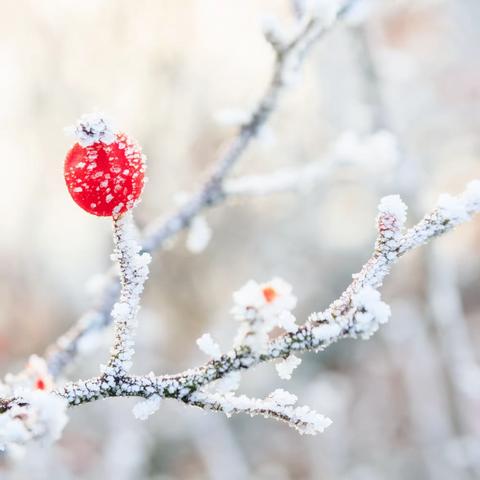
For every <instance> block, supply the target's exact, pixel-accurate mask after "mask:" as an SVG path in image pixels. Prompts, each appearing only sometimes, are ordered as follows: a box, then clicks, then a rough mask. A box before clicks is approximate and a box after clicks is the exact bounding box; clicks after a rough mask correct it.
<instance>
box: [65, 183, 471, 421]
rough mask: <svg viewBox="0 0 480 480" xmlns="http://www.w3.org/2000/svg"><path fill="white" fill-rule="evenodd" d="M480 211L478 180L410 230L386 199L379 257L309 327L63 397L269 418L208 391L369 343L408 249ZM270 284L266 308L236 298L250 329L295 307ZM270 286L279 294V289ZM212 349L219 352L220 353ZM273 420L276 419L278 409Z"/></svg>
mask: <svg viewBox="0 0 480 480" xmlns="http://www.w3.org/2000/svg"><path fill="white" fill-rule="evenodd" d="M478 212H480V181H478V180H477V181H474V182H471V183H470V184H469V185H468V187H467V189H466V190H465V192H463V193H462V194H461V195H459V196H457V197H451V196H445V195H444V196H442V197H440V200H439V203H438V205H437V207H436V208H434V209H433V210H432V212H430V213H429V214H427V215H426V216H425V217H424V218H423V219H422V220H421V221H420V222H419V223H418V224H417V225H415V226H414V227H412V228H411V229H409V230H407V231H406V232H403V224H404V222H405V219H406V206H405V205H404V204H403V202H402V201H401V200H400V198H399V197H398V196H397V195H392V196H389V197H385V198H384V199H382V201H381V203H380V205H379V215H378V218H377V228H378V237H377V240H376V243H375V250H374V253H373V255H372V257H371V258H370V259H369V260H368V261H367V263H366V264H365V265H364V266H363V268H362V269H361V270H360V272H359V273H357V274H355V275H353V281H352V283H351V284H350V285H349V286H348V287H347V288H346V290H345V291H344V292H343V293H342V295H340V297H339V298H338V299H337V300H335V301H334V302H333V303H332V304H331V305H330V306H329V307H328V308H327V309H326V310H324V311H323V312H319V313H314V314H312V315H310V317H309V318H308V320H307V322H305V323H304V324H303V325H301V326H300V327H298V328H292V325H290V326H289V327H287V326H286V325H285V324H283V328H284V329H285V330H287V333H284V334H282V335H280V336H279V337H277V338H275V339H273V340H270V341H268V342H267V343H266V344H264V345H260V346H258V345H257V346H255V343H249V344H247V343H246V342H239V344H238V345H237V347H235V348H234V349H233V350H232V351H230V352H229V353H226V354H223V355H221V356H220V357H218V358H215V359H212V360H210V361H209V362H208V363H206V364H205V365H203V366H201V367H197V368H195V369H191V370H187V371H184V372H181V373H178V374H176V375H162V376H155V375H153V374H150V375H147V376H140V377H138V376H126V377H124V378H121V379H120V381H119V382H117V383H116V384H115V385H106V384H105V383H104V382H103V381H102V379H101V378H100V377H97V378H93V379H90V380H87V381H79V382H73V383H69V384H67V385H65V386H64V387H63V388H62V389H60V390H57V392H56V393H57V394H58V395H60V396H62V397H64V398H66V399H67V401H68V402H69V404H70V405H78V404H81V403H85V402H90V401H93V400H96V399H99V398H105V397H112V396H136V397H145V398H150V397H152V396H158V397H160V398H174V399H177V400H180V401H182V402H184V403H186V404H189V405H193V406H199V407H203V408H207V409H213V410H221V411H224V412H225V411H226V412H227V413H228V412H230V411H231V412H232V413H238V412H240V411H245V412H246V413H250V414H257V413H258V414H267V412H266V410H265V409H263V408H260V406H259V405H256V407H255V408H253V410H252V408H250V409H249V408H244V409H241V408H239V406H238V404H237V403H236V402H237V400H233V397H231V396H227V397H226V398H227V400H228V399H230V400H231V401H233V402H234V404H235V406H234V407H233V410H231V409H230V410H229V409H228V408H226V407H225V405H224V404H222V403H221V402H224V401H227V400H223V399H222V398H220V397H218V396H213V397H211V396H208V394H207V393H205V390H204V389H205V387H207V386H209V385H211V384H213V383H214V382H216V381H217V380H220V379H225V378H226V377H228V376H230V375H231V374H232V373H234V372H240V371H242V370H247V369H251V368H253V367H255V366H256V365H258V364H260V363H264V362H268V361H273V360H278V359H288V358H289V357H291V356H292V355H293V354H297V353H302V352H307V351H312V350H314V351H317V352H318V351H321V350H324V349H325V348H326V347H328V346H329V345H331V344H332V343H334V342H336V341H338V340H340V339H342V338H352V337H353V338H363V339H366V338H369V337H370V336H371V335H372V334H373V333H374V332H375V331H376V330H377V329H378V327H379V325H380V324H382V323H385V322H386V321H387V320H388V317H389V314H390V310H389V307H388V306H387V305H386V304H384V303H383V302H382V301H381V300H380V294H379V292H378V291H377V289H378V288H379V287H380V286H381V285H382V282H383V280H384V278H385V277H386V275H387V274H388V273H389V272H390V268H391V266H392V265H393V264H394V263H396V262H397V261H398V259H399V258H400V257H401V256H402V255H404V254H405V253H407V252H408V251H410V250H413V249H414V248H416V247H418V246H420V245H421V244H423V243H425V242H427V241H429V240H431V239H433V238H435V237H437V236H439V235H443V234H445V233H447V232H448V231H450V230H452V229H453V228H454V227H455V226H457V225H460V224H462V223H465V222H467V221H468V220H470V219H471V216H472V215H473V214H475V213H478ZM270 285H275V288H276V289H277V290H273V291H270V290H268V295H266V288H265V286H260V287H261V289H260V290H259V293H260V295H264V296H265V297H266V298H272V297H271V296H270V295H274V294H275V295H277V299H276V300H275V303H272V304H271V303H269V302H268V300H267V301H266V302H264V303H263V304H260V302H259V300H258V298H259V297H256V296H255V292H254V291H253V289H252V285H250V286H249V288H248V289H247V290H248V294H249V295H250V298H251V301H250V302H247V301H246V298H245V296H246V290H245V289H242V291H241V292H242V295H237V296H236V302H237V305H236V310H235V312H236V314H239V315H241V308H244V307H245V305H247V304H248V303H249V304H250V306H248V307H247V308H245V310H244V311H245V315H244V319H245V321H246V322H247V323H248V325H249V328H252V325H255V324H258V322H254V321H252V319H259V318H263V319H264V320H267V321H268V320H269V318H270V319H271V318H277V319H280V320H281V319H282V318H283V316H282V315H281V313H282V312H285V311H286V310H288V309H291V308H293V306H294V302H292V298H291V296H290V293H289V291H287V290H283V291H282V290H281V287H280V286H279V285H278V283H277V284H275V283H274V282H272V283H271V284H270ZM268 288H270V289H273V287H272V286H269V287H268ZM239 293H240V292H239ZM277 307H278V308H277ZM269 316H270V317H269ZM257 333H258V330H257ZM203 343H204V342H203ZM209 343H210V342H209ZM209 350H210V351H212V352H213V351H216V349H215V348H213V349H212V348H209ZM199 392H200V393H199ZM202 402H203V404H202ZM222 405H223V406H222ZM250 406H252V405H250ZM268 415H270V416H276V415H275V413H274V412H270V413H268Z"/></svg>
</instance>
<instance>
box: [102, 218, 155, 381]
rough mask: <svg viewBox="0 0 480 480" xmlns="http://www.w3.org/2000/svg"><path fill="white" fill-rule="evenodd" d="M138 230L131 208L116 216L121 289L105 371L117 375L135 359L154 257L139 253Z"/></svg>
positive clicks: (123, 373) (116, 305)
mask: <svg viewBox="0 0 480 480" xmlns="http://www.w3.org/2000/svg"><path fill="white" fill-rule="evenodd" d="M135 233H136V232H135V226H134V224H133V217H132V212H131V211H129V212H127V213H125V214H124V215H122V216H121V217H119V218H114V220H113V239H114V245H115V248H114V253H113V255H112V259H113V260H114V261H117V262H118V266H119V269H120V284H121V292H120V299H119V301H118V302H117V303H116V304H115V305H114V307H113V310H112V317H113V319H114V326H115V340H114V343H113V347H112V350H111V356H110V360H109V362H108V365H107V367H106V369H105V373H106V374H108V375H113V376H114V377H121V376H125V375H126V374H127V372H128V370H129V369H130V366H131V363H132V362H131V359H132V357H133V353H134V350H133V346H134V340H133V335H134V332H135V328H136V326H137V313H138V311H139V309H140V298H141V294H142V292H143V285H144V283H145V281H146V280H147V277H148V264H149V263H150V260H151V257H150V255H149V254H148V253H140V250H141V248H140V245H139V244H138V243H137V242H136V240H135Z"/></svg>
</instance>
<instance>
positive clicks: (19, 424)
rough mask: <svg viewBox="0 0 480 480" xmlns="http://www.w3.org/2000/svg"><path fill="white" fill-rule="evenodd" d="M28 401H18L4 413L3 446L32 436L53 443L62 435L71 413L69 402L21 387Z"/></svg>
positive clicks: (1, 425)
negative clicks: (20, 402)
mask: <svg viewBox="0 0 480 480" xmlns="http://www.w3.org/2000/svg"><path fill="white" fill-rule="evenodd" d="M15 393H16V395H20V394H21V396H22V399H23V400H24V401H25V403H26V405H22V406H19V405H15V406H13V407H12V408H10V409H9V410H7V411H6V412H5V413H3V414H2V415H0V450H5V449H8V448H9V447H10V446H21V445H23V444H25V443H27V442H28V441H30V440H39V441H41V442H43V443H52V442H54V441H56V440H58V439H59V438H60V435H61V433H62V431H63V428H64V427H65V425H66V423H67V421H68V417H67V415H66V409H67V402H66V400H64V399H62V398H60V397H59V396H57V395H55V394H52V393H48V392H45V391H40V390H35V391H34V390H27V389H17V390H16V392H15Z"/></svg>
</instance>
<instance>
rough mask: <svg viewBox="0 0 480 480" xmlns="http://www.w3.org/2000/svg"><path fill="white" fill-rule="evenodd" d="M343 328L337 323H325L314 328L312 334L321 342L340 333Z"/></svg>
mask: <svg viewBox="0 0 480 480" xmlns="http://www.w3.org/2000/svg"><path fill="white" fill-rule="evenodd" d="M341 331H342V328H341V327H340V325H338V324H337V323H324V324H320V325H319V326H318V327H314V328H313V329H312V334H313V336H314V337H315V339H316V340H318V341H319V342H328V341H330V340H333V339H334V338H336V337H338V335H340V332H341Z"/></svg>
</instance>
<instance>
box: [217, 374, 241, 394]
mask: <svg viewBox="0 0 480 480" xmlns="http://www.w3.org/2000/svg"><path fill="white" fill-rule="evenodd" d="M241 378H242V374H241V373H240V372H238V371H237V372H231V373H229V374H228V375H225V376H224V377H223V378H221V379H220V380H218V381H217V382H216V384H215V386H216V390H217V391H218V392H219V393H228V392H234V391H235V390H238V387H239V386H240V380H241Z"/></svg>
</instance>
